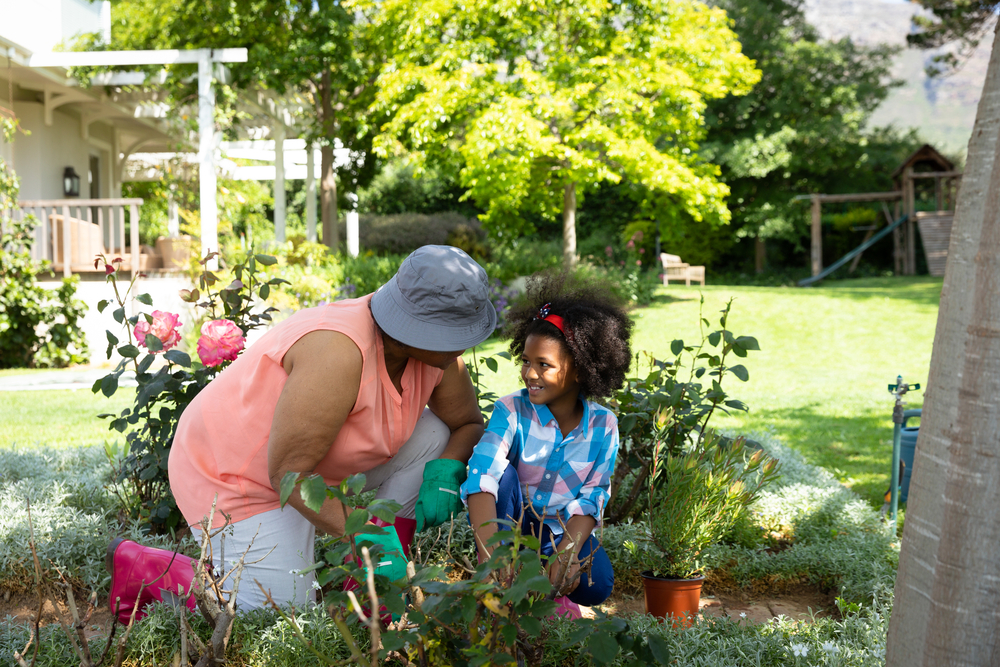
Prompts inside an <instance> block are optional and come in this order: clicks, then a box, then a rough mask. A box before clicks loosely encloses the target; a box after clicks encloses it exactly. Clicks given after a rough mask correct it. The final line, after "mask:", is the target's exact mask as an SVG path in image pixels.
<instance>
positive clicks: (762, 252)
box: [753, 236, 767, 273]
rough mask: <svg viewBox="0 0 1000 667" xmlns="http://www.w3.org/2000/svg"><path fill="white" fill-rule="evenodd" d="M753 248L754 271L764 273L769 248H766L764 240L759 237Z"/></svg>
mask: <svg viewBox="0 0 1000 667" xmlns="http://www.w3.org/2000/svg"><path fill="white" fill-rule="evenodd" d="M753 248H754V271H756V272H757V273H764V267H765V266H767V248H766V247H765V246H764V239H762V238H760V237H759V236H757V237H755V238H754V243H753Z"/></svg>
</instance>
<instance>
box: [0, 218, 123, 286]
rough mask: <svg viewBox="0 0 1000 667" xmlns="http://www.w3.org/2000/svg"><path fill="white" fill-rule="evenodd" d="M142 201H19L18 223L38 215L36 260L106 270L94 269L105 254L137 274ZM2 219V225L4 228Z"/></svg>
mask: <svg viewBox="0 0 1000 667" xmlns="http://www.w3.org/2000/svg"><path fill="white" fill-rule="evenodd" d="M140 206H142V199H47V200H42V199H39V200H28V201H21V202H18V207H17V208H16V209H14V211H13V216H14V218H15V219H18V220H23V219H24V218H25V217H27V216H29V215H33V216H35V219H36V220H37V224H36V225H35V244H34V246H33V247H32V249H31V254H32V257H33V258H34V259H38V260H48V261H50V262H52V269H53V271H55V272H60V271H61V272H62V274H63V276H66V277H68V276H70V275H72V274H73V273H88V272H93V271H95V270H97V271H103V270H104V267H100V268H98V269H95V268H94V259H95V257H96V256H97V255H99V254H103V255H105V256H106V257H107V258H108V260H109V261H110V260H112V259H114V258H115V257H121V258H122V260H123V261H122V264H121V266H120V268H121V269H122V270H125V271H131V273H132V276H133V277H135V275H136V274H137V273H138V272H139V271H141V270H142V268H143V267H142V266H141V262H142V254H141V252H140V248H139V207H140ZM126 211H128V222H129V225H128V226H129V235H128V236H129V238H128V243H126V242H125V212H126ZM2 217H3V216H0V224H2Z"/></svg>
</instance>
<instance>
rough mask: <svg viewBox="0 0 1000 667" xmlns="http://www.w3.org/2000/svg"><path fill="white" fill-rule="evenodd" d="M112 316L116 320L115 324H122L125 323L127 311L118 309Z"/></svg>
mask: <svg viewBox="0 0 1000 667" xmlns="http://www.w3.org/2000/svg"><path fill="white" fill-rule="evenodd" d="M111 315H112V317H114V318H115V322H117V323H118V324H121V323H122V322H124V321H125V309H124V308H117V309H115V312H113V313H112V314H111Z"/></svg>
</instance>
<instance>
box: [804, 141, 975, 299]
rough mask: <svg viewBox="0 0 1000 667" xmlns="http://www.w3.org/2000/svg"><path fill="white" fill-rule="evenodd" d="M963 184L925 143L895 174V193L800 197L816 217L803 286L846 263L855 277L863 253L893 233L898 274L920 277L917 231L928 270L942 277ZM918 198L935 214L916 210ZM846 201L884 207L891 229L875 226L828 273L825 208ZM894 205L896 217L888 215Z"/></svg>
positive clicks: (941, 157)
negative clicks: (931, 205)
mask: <svg viewBox="0 0 1000 667" xmlns="http://www.w3.org/2000/svg"><path fill="white" fill-rule="evenodd" d="M961 179H962V172H960V171H956V170H955V165H954V164H953V163H952V162H951V161H950V160H948V158H946V157H944V156H943V155H941V153H939V152H938V151H937V150H935V149H934V148H933V147H932V146H930V145H928V144H924V145H923V146H921V147H920V148H919V149H918V150H917V151H915V152H914V153H913V154H912V155H910V157H908V158H907V159H906V160H905V161H904V162H903V163H902V164H901V165H900V166H899V168H897V169H896V171H894V172H893V174H892V180H893V185H894V190H893V191H891V192H866V193H857V194H841V195H828V194H812V195H801V196H799V197H796V199H799V200H805V199H808V200H809V201H810V203H811V217H812V224H811V231H812V234H811V236H812V244H811V250H810V259H811V268H812V278H808V279H806V280H803V281H801V282H800V283H799V284H800V285H808V284H811V283H813V282H816V281H817V280H821V279H822V278H824V277H825V276H827V275H829V274H830V273H832V272H833V271H834V270H836V269H838V268H840V267H841V266H843V265H844V264H846V262H848V261H850V262H851V266H850V271H852V272H853V271H854V269H855V268H857V265H858V262H859V261H860V260H861V254H862V253H863V252H864V251H865V250H866V249H868V248H869V247H871V246H872V245H873V244H874V242H875V241H877V240H879V239H881V238H882V237H884V236H885V235H886V234H887V233H889V232H890V231H891V233H892V235H893V265H894V269H895V272H896V275H914V274H915V273H916V272H917V245H916V237H917V233H916V230H917V228H918V227H919V229H920V238H921V241H922V245H923V249H924V256H925V257H926V259H927V267H928V271H929V272H930V274H931V275H932V276H943V275H944V266H945V261H946V260H947V257H948V242H949V240H950V238H951V221H952V218H953V217H954V214H955V201H956V200H957V198H958V188H959V186H960V185H961ZM918 199H921V200H928V199H929V200H931V201H933V202H934V206H935V210H933V211H917V210H916V207H917V201H918ZM847 202H881V204H882V212H883V214H884V217H885V221H886V225H887V227H884V228H882V229H881V230H879V229H878V228H879V225H878V224H876V225H874V226H873V227H872V228H871V229H869V230H867V233H866V234H865V237H864V239H863V240H862V242H861V245H859V246H858V247H857V248H855V249H854V250H852V251H851V252H850V253H848V254H847V255H845V256H844V257H842V258H841V259H840V260H839V261H838V262H836V263H835V264H833V265H831V266H829V267H826V268H825V269H824V266H823V227H822V206H823V204H834V203H847ZM890 203H891V204H892V207H893V210H892V212H890V210H889V205H890ZM876 237H877V238H876Z"/></svg>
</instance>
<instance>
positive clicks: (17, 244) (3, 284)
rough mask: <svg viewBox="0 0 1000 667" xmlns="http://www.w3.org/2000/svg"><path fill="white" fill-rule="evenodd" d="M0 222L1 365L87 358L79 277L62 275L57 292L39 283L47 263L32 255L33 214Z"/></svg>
mask: <svg viewBox="0 0 1000 667" xmlns="http://www.w3.org/2000/svg"><path fill="white" fill-rule="evenodd" d="M0 168H2V164H0ZM0 171H2V169H0ZM2 187H3V184H2V183H0V188H2ZM15 193H16V190H15ZM0 199H2V197H0ZM0 210H3V209H2V206H0ZM0 223H2V224H0V226H2V228H3V235H2V237H0V368H30V367H33V366H41V367H46V368H55V367H63V366H69V365H71V364H76V363H85V362H86V361H87V360H88V358H89V357H88V350H87V341H86V337H85V336H84V334H83V331H82V330H81V329H80V324H79V322H80V320H81V319H82V318H83V315H84V312H85V311H86V304H84V303H83V302H82V301H80V300H79V299H75V298H74V294H76V285H77V281H78V279H77V278H75V277H74V278H64V279H63V283H62V286H61V287H60V288H59V289H58V290H56V291H52V290H48V289H45V288H44V287H42V286H41V285H39V284H38V281H37V276H38V274H39V273H41V272H44V271H47V270H48V263H47V262H37V261H36V260H33V259H32V258H31V247H32V245H33V244H34V236H35V234H34V227H35V219H34V217H32V216H28V217H27V218H25V219H24V220H10V219H2V220H0Z"/></svg>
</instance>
